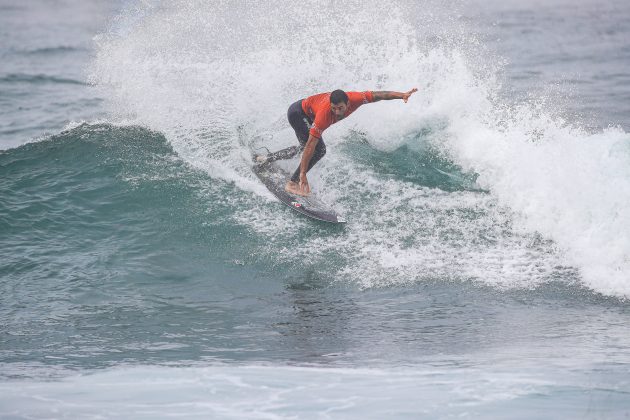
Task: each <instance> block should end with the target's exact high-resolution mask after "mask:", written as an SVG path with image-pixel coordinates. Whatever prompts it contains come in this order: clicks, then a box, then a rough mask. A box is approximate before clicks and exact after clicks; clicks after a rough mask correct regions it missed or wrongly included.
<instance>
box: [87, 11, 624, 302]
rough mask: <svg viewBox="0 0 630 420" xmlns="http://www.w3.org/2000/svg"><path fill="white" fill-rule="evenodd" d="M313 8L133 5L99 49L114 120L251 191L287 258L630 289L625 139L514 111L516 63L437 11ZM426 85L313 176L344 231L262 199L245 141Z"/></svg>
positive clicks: (411, 273)
mask: <svg viewBox="0 0 630 420" xmlns="http://www.w3.org/2000/svg"><path fill="white" fill-rule="evenodd" d="M311 6H312V7H311ZM315 6H316V5H315V4H310V3H308V2H306V4H304V5H302V4H300V5H295V4H293V3H291V2H282V1H276V2H272V4H271V5H269V6H267V5H265V6H264V8H265V10H268V9H267V7H272V8H273V9H274V10H278V13H274V14H273V15H269V14H268V13H265V12H264V10H262V8H263V6H262V5H261V6H257V5H251V4H248V5H247V7H245V6H243V7H241V6H235V5H233V4H228V3H220V4H218V5H216V4H213V5H208V4H205V3H201V2H199V3H195V4H191V3H189V2H186V3H180V2H171V3H160V4H159V5H149V6H146V7H144V8H143V9H134V10H133V11H131V10H128V11H126V12H125V13H124V14H123V15H122V16H121V18H120V20H119V21H118V22H117V24H116V25H115V26H114V27H113V28H112V30H111V31H110V32H109V33H107V34H104V35H102V36H101V37H100V38H99V39H98V40H97V42H98V53H97V55H96V57H95V60H94V62H93V66H92V68H91V76H90V80H91V82H92V83H93V84H95V85H97V86H99V87H101V88H102V89H103V92H104V93H103V94H104V95H105V96H106V97H107V98H108V101H109V103H110V104H111V106H112V110H115V111H116V113H118V114H119V115H121V116H124V117H126V118H129V117H131V118H133V119H134V121H137V122H138V123H139V124H141V125H143V126H146V127H149V128H150V129H152V130H155V131H159V132H161V133H164V135H165V136H166V138H167V139H168V142H169V144H170V145H171V146H172V148H173V150H174V151H175V153H176V154H177V155H178V156H179V157H181V158H182V159H183V160H184V162H186V163H187V164H189V165H191V166H192V167H194V168H196V169H200V170H201V171H203V172H205V173H207V174H208V175H209V176H210V177H212V178H213V179H220V180H223V181H226V182H228V183H229V184H230V185H233V188H235V190H234V191H233V192H232V193H230V196H234V195H240V194H242V195H244V196H245V197H246V199H245V201H240V202H239V203H240V205H239V206H237V207H235V208H233V209H232V210H231V211H232V219H233V223H237V224H239V225H240V226H243V227H244V228H246V229H249V230H251V231H252V232H254V233H255V235H256V237H259V238H264V242H265V243H269V244H272V246H271V248H272V249H271V250H270V251H269V253H270V254H271V255H273V257H272V258H273V259H279V260H281V261H283V262H287V263H290V264H295V263H296V262H299V263H298V264H302V261H304V258H306V257H307V256H308V261H309V263H308V264H313V266H315V267H320V268H319V269H320V270H324V271H326V272H327V273H328V274H330V275H331V276H332V277H334V278H343V279H346V280H349V281H355V282H359V283H360V284H362V285H364V286H366V287H372V286H376V285H386V284H396V283H401V282H415V281H418V280H422V279H426V278H435V277H440V278H458V279H476V280H480V281H482V282H486V283H491V284H494V285H497V286H498V287H514V286H515V287H533V286H536V285H537V284H540V283H541V282H547V281H549V280H550V279H556V278H559V277H560V278H564V279H566V281H575V280H576V279H578V281H579V282H580V283H581V284H582V285H585V286H587V287H588V288H590V289H592V290H594V291H596V292H599V293H604V294H607V295H615V296H628V294H629V293H630V285H629V282H628V278H629V276H630V214H629V213H628V212H627V210H626V209H627V208H628V207H629V205H630V202H629V200H630V194H628V192H629V190H630V176H629V175H630V173H629V171H630V169H629V168H630V165H629V163H630V151H629V148H628V144H629V143H628V139H629V136H628V134H627V133H626V132H624V131H623V130H621V129H615V128H610V129H607V130H604V131H600V132H588V131H586V130H585V129H582V128H580V125H579V124H575V123H574V124H572V123H570V122H567V121H565V120H563V119H562V118H560V117H559V116H558V115H559V114H558V113H557V112H554V111H555V110H553V109H548V107H546V106H545V101H544V98H540V99H539V100H531V101H529V102H522V103H510V102H509V101H508V100H506V99H505V97H504V95H502V91H501V76H500V75H501V64H500V62H501V60H499V59H492V56H491V54H490V53H488V52H487V51H485V50H484V48H483V47H482V46H480V45H479V42H478V40H477V39H476V38H474V37H472V36H470V35H467V32H466V31H464V30H462V28H461V26H462V24H461V23H459V22H457V21H454V20H453V19H451V18H450V17H449V16H450V15H449V13H448V12H447V11H445V10H443V9H442V8H441V7H440V6H439V5H431V7H430V8H424V9H422V10H418V9H421V8H414V7H412V6H409V5H403V4H399V5H394V7H390V5H389V4H388V5H387V6H385V5H382V4H381V3H379V2H367V3H366V2H345V3H344V5H343V8H344V10H343V13H338V10H337V8H339V7H342V6H341V5H339V6H335V5H329V6H327V7H315ZM259 9H260V10H259ZM429 10H430V13H429ZM349 16H351V17H352V18H349ZM375 17H378V18H375ZM375 21H376V22H377V23H375ZM304 22H310V23H312V24H307V25H305V24H304ZM420 22H421V23H420ZM376 24H377V26H378V28H379V30H378V31H375V30H373V28H374V25H376ZM412 86H418V87H419V88H420V91H419V93H418V94H417V95H416V96H414V97H413V98H412V100H411V101H410V102H409V103H408V104H406V105H405V104H402V103H392V102H389V103H379V104H373V105H370V106H366V107H364V108H362V109H361V110H360V112H357V113H355V114H354V115H352V117H351V118H350V119H349V120H348V121H344V122H343V123H342V124H338V125H336V126H334V127H332V128H331V129H329V130H328V132H327V133H326V136H325V137H326V139H327V143H328V144H329V145H330V147H329V154H328V156H327V157H326V159H325V160H324V161H323V162H322V163H321V164H319V165H318V167H317V170H315V171H314V172H313V173H312V174H311V180H312V183H313V184H314V186H315V188H316V190H317V191H318V193H319V194H320V195H321V196H322V197H323V198H324V199H325V200H328V201H329V202H331V203H334V204H335V206H336V207H337V208H338V209H339V210H341V211H342V212H344V213H346V215H347V216H348V218H349V220H350V221H351V223H350V224H349V226H348V227H347V229H346V230H344V231H342V232H334V233H330V234H326V235H323V236H318V235H315V236H311V235H312V232H313V231H319V230H320V229H322V228H319V227H318V228H315V227H313V226H312V224H311V223H309V222H306V221H304V220H301V219H299V218H296V217H294V215H292V214H290V213H287V212H286V211H278V208H277V206H276V205H273V204H265V205H264V206H261V205H260V202H261V200H263V198H262V197H268V195H267V194H266V192H265V191H264V189H262V188H261V187H260V186H259V185H258V184H257V183H256V182H255V179H254V178H253V177H252V176H251V174H250V171H249V166H248V154H249V151H248V147H247V146H246V144H248V143H250V142H252V141H253V142H254V144H255V145H256V146H263V145H264V146H266V147H268V148H270V149H274V148H280V147H285V146H287V145H290V144H293V143H294V142H295V140H294V138H293V137H294V136H293V134H292V132H291V130H290V129H289V128H288V127H287V124H286V122H285V121H284V114H285V112H286V108H287V105H288V104H290V103H291V102H293V101H295V100H296V99H298V98H300V97H304V96H307V95H309V94H313V93H316V92H319V91H326V90H331V89H334V88H344V89H348V90H350V89H353V90H355V89H356V90H363V89H374V90H377V89H399V90H400V89H406V88H410V87H412ZM293 164H294V163H293ZM305 241H307V242H305ZM306 243H307V244H308V245H307V246H306ZM321 267H326V268H325V269H324V268H321ZM576 271H577V273H578V274H576ZM567 273H568V274H567ZM576 276H577V277H576Z"/></svg>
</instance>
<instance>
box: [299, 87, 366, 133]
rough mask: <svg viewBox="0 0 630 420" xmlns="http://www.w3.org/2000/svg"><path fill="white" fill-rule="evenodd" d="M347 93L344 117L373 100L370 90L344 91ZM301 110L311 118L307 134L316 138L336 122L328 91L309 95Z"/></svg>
mask: <svg viewBox="0 0 630 420" xmlns="http://www.w3.org/2000/svg"><path fill="white" fill-rule="evenodd" d="M346 94H347V95H348V110H347V111H346V115H345V116H344V119H345V118H347V117H348V115H350V114H352V113H353V112H354V111H356V109H357V108H358V107H360V106H361V105H363V104H367V103H370V102H374V98H373V97H372V92H370V91H365V92H346ZM302 110H303V111H304V113H305V114H306V115H308V116H309V118H311V119H312V120H313V125H312V126H311V129H310V130H309V134H311V135H312V136H313V137H317V138H318V139H321V138H322V133H323V132H324V130H325V129H327V128H328V127H330V126H331V125H333V124H334V123H336V122H338V121H339V119H338V118H337V116H336V115H335V114H334V113H333V112H332V110H331V109H330V92H328V93H320V94H317V95H313V96H309V97H308V98H306V99H304V100H303V101H302Z"/></svg>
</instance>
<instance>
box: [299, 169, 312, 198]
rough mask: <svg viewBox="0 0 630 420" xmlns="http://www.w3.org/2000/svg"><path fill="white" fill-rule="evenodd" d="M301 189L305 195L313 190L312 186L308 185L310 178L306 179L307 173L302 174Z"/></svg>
mask: <svg viewBox="0 0 630 420" xmlns="http://www.w3.org/2000/svg"><path fill="white" fill-rule="evenodd" d="M300 191H302V194H304V195H306V194H310V192H311V187H310V186H309V185H308V179H306V174H305V173H301V174H300Z"/></svg>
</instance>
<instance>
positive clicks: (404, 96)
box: [402, 88, 418, 103]
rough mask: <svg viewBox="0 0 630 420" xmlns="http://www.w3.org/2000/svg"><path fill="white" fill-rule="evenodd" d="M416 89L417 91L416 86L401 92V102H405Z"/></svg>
mask: <svg viewBox="0 0 630 420" xmlns="http://www.w3.org/2000/svg"><path fill="white" fill-rule="evenodd" d="M417 91H418V88H413V89H411V90H410V91H409V92H405V93H403V97H402V100H403V102H405V103H407V101H408V100H409V97H410V96H411V95H413V94H414V93H416V92H417Z"/></svg>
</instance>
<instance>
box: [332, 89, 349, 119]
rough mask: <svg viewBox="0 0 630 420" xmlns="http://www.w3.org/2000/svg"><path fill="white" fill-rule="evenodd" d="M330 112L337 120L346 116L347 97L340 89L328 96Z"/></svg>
mask: <svg viewBox="0 0 630 420" xmlns="http://www.w3.org/2000/svg"><path fill="white" fill-rule="evenodd" d="M330 110H331V111H332V112H333V114H335V116H336V117H337V118H338V119H342V118H343V117H345V116H346V111H347V110H348V95H347V94H346V92H344V91H343V90H341V89H337V90H334V91H333V92H332V93H331V94H330Z"/></svg>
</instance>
